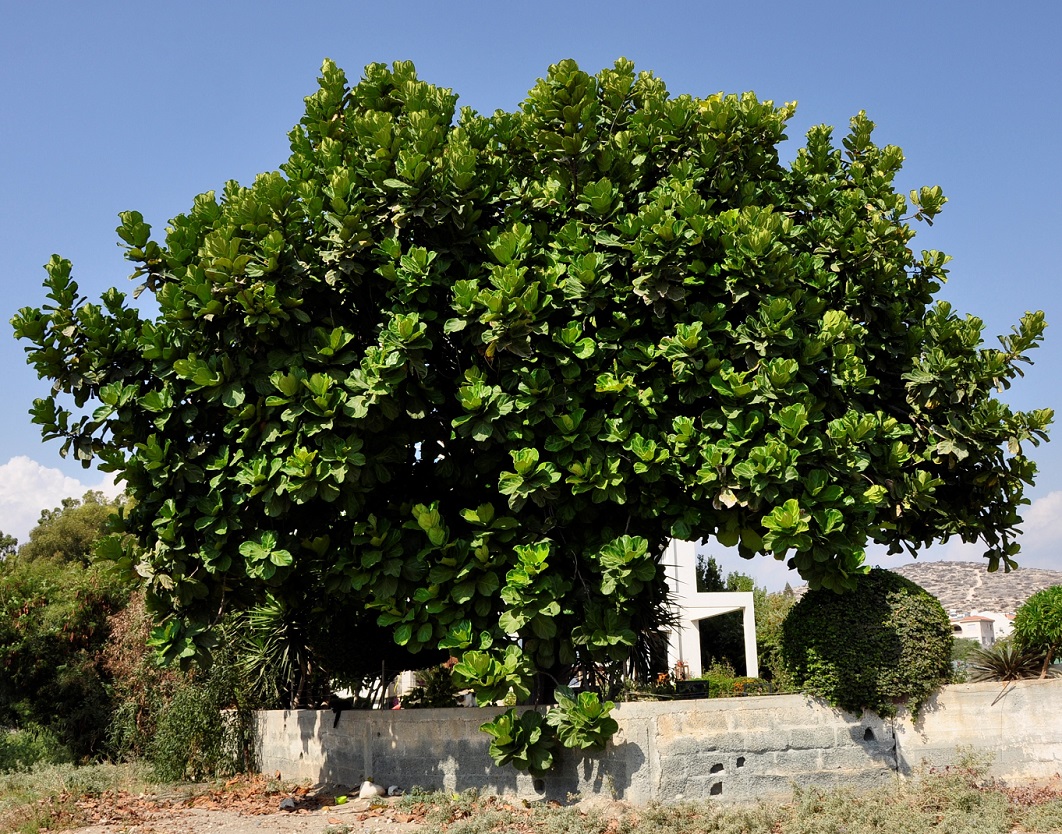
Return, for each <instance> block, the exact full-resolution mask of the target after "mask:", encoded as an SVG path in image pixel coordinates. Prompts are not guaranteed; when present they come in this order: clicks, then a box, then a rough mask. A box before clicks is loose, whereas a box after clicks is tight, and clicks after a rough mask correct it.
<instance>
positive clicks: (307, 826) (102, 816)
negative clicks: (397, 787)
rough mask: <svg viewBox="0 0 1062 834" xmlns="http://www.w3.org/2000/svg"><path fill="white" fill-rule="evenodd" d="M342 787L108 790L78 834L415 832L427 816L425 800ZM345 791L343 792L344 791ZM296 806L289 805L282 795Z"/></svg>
mask: <svg viewBox="0 0 1062 834" xmlns="http://www.w3.org/2000/svg"><path fill="white" fill-rule="evenodd" d="M346 790H348V789H344V788H339V789H338V790H335V789H333V790H327V789H321V790H314V789H311V788H307V787H299V786H281V785H276V784H270V783H269V782H268V781H267V780H263V779H260V778H259V779H252V780H250V781H247V780H246V779H241V780H233V781H232V782H231V783H229V784H227V785H225V786H224V787H220V788H215V789H211V790H206V791H202V792H199V793H193V794H191V795H172V796H146V795H132V794H129V793H126V792H122V791H119V792H110V791H108V792H105V793H104V794H102V795H101V796H99V797H93V798H84V799H80V800H78V801H77V803H76V804H77V815H78V817H80V818H81V819H82V820H83V821H85V822H91V824H90V825H87V826H82V827H80V828H74V829H72V830H73V831H74V832H77V834H266V832H269V834H272V832H278V834H296V833H297V834H323V833H324V832H328V831H330V832H333V833H334V834H340V832H346V831H349V832H350V834H407V832H414V831H416V830H417V829H418V828H419V827H420V825H421V823H422V822H423V819H424V812H423V810H422V809H419V808H417V807H405V806H403V805H402V804H401V803H400V800H399V799H397V798H381V799H375V800H369V799H357V798H356V797H357V788H351V789H349V790H350V793H351V798H350V799H348V800H347V801H346V802H345V803H343V804H337V802H336V794H337V793H339V791H344V792H345V791H346ZM340 795H341V796H342V795H343V794H340ZM286 799H290V800H292V801H293V802H294V806H295V807H294V810H281V808H280V804H281V802H282V801H284V800H286Z"/></svg>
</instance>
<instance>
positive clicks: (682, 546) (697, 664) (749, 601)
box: [662, 539, 760, 678]
mask: <svg viewBox="0 0 1062 834" xmlns="http://www.w3.org/2000/svg"><path fill="white" fill-rule="evenodd" d="M662 565H663V567H664V571H665V573H666V576H667V584H668V588H669V589H670V591H671V596H672V599H673V600H674V605H675V613H676V617H677V619H678V627H677V628H676V629H674V630H673V631H672V632H671V634H670V635H669V637H668V650H667V654H668V658H667V659H668V665H669V666H670V667H671V668H672V669H674V670H678V669H680V668H681V669H682V670H683V672H684V673H685V674H688V676H689V677H691V678H699V677H700V676H701V673H702V671H703V670H702V669H701V632H700V628H699V627H698V623H699V622H700V621H701V620H706V619H708V618H709V617H717V616H719V615H720V614H728V613H730V612H731V611H742V612H743V613H744V619H743V623H744V626H745V673H746V674H747V675H748V677H750V678H758V677H759V676H760V667H759V661H758V658H757V655H756V614H755V608H754V604H753V596H752V592H751V591H720V592H717V593H698V591H697V545H696V543H695V542H685V541H679V540H678V539H672V540H671V543H670V544H669V545H668V547H667V552H666V553H665V554H664V558H663V560H662Z"/></svg>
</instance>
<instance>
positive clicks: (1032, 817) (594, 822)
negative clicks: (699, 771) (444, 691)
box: [403, 756, 1062, 834]
mask: <svg viewBox="0 0 1062 834" xmlns="http://www.w3.org/2000/svg"><path fill="white" fill-rule="evenodd" d="M573 798H574V797H573ZM403 804H404V805H405V807H406V808H407V809H409V810H412V811H414V812H415V816H416V817H418V818H423V820H424V824H425V827H424V831H425V834H434V832H443V831H445V832H447V834H491V833H492V832H498V831H543V832H551V833H552V832H557V833H558V834H559V832H564V833H565V834H606V832H623V834H695V832H696V834H702V832H704V833H705V834H707V832H719V834H724V832H728V833H732V834H820V832H845V834H864V832H865V833H866V834H870V832H875V834H879V833H880V832H883V831H912V832H923V831H942V832H945V831H946V832H952V834H964V833H966V832H968V834H991V832H1012V831H1022V832H1057V831H1059V830H1060V829H1062V783H1060V782H1058V781H1057V780H1056V781H1055V782H1054V783H1052V784H1051V785H1049V786H1040V787H1021V788H1019V787H1011V786H1007V785H1005V784H1003V783H1001V782H997V781H995V780H993V779H991V778H989V777H988V776H987V774H986V763H985V762H984V761H983V760H978V759H976V758H971V757H969V756H966V757H960V761H959V764H957V765H956V766H954V767H946V768H941V769H932V770H927V771H925V772H922V773H920V774H918V775H917V776H916V777H915V778H914V779H912V780H910V781H909V782H900V783H897V784H896V785H895V786H890V787H888V788H882V789H879V790H876V791H871V792H866V793H856V792H853V791H848V790H822V789H817V788H809V789H794V792H793V796H792V799H791V800H790V801H788V802H778V803H767V802H761V803H758V804H756V805H751V806H748V805H746V806H730V805H720V804H716V803H712V802H675V803H657V804H651V805H648V806H646V807H640V808H635V807H631V806H628V805H626V804H622V803H612V804H608V805H593V806H591V807H585V806H583V805H582V804H581V803H576V804H571V805H560V804H557V803H545V802H537V803H531V804H530V805H528V804H526V803H521V802H519V801H514V800H512V799H507V798H498V797H494V796H487V797H482V798H481V797H478V796H477V795H476V793H475V792H474V791H470V792H465V793H463V794H439V793H435V794H414V795H411V796H408V797H406V798H405V799H404V802H403Z"/></svg>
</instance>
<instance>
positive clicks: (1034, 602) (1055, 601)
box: [1014, 585, 1062, 678]
mask: <svg viewBox="0 0 1062 834" xmlns="http://www.w3.org/2000/svg"><path fill="white" fill-rule="evenodd" d="M1014 636H1015V638H1016V639H1017V641H1018V643H1019V644H1020V645H1022V646H1024V647H1025V648H1027V649H1030V650H1033V651H1037V652H1039V653H1040V655H1041V658H1042V664H1041V667H1040V677H1041V678H1046V677H1047V675H1048V671H1049V670H1050V667H1051V663H1052V661H1053V660H1055V659H1056V657H1057V656H1058V655H1059V653H1060V649H1062V585H1055V586H1054V587H1052V588H1044V589H1043V590H1041V591H1037V592H1036V593H1035V594H1033V595H1032V596H1031V597H1029V598H1028V599H1027V600H1026V601H1025V604H1024V605H1022V606H1021V608H1019V609H1018V611H1017V613H1016V614H1015V615H1014Z"/></svg>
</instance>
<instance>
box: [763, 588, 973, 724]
mask: <svg viewBox="0 0 1062 834" xmlns="http://www.w3.org/2000/svg"><path fill="white" fill-rule="evenodd" d="M951 647H952V632H951V625H950V623H949V622H948V616H947V614H945V613H944V609H943V608H942V607H941V605H940V603H939V602H938V601H937V599H936V598H935V597H933V596H932V595H930V594H929V593H928V592H926V591H925V590H923V589H922V588H920V587H919V586H918V585H916V584H915V583H914V582H911V581H910V580H909V579H904V578H903V577H902V576H899V575H898V574H895V573H892V572H891V571H887V570H881V569H879V568H875V569H873V570H871V571H870V572H869V573H868V574H866V575H865V576H861V577H860V578H859V580H858V581H857V583H856V588H855V590H854V591H851V592H848V593H845V594H837V593H834V592H832V591H827V590H825V589H820V590H812V591H808V592H807V593H806V594H805V595H804V597H803V599H801V600H800V602H799V603H797V605H796V606H794V608H793V610H792V611H791V612H790V613H789V616H788V617H786V620H785V623H784V624H783V626H782V656H783V660H784V662H785V665H786V668H787V670H788V671H789V673H790V674H791V675H792V676H793V679H794V681H795V682H796V684H797V685H798V686H800V687H801V688H802V689H803V690H804V691H805V692H808V693H810V694H813V695H818V696H820V697H823V698H825V699H826V700H827V701H828V702H829V703H831V704H833V705H834V706H836V707H840V708H841V709H845V710H848V711H849V712H861V711H862V710H863V709H870V710H873V711H874V712H877V713H878V714H879V715H882V716H888V715H894V714H895V713H896V709H897V707H898V706H899V705H900V704H902V703H907V705H908V706H909V707H910V709H911V710H912V711H913V712H915V713H917V711H918V709H919V708H920V707H921V706H922V704H923V703H924V702H925V700H926V699H927V698H928V697H929V695H930V694H931V693H932V692H933V691H934V690H935V689H936V688H937V687H938V686H940V685H941V684H942V683H945V682H946V681H947V680H948V675H949V671H950V658H951Z"/></svg>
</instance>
